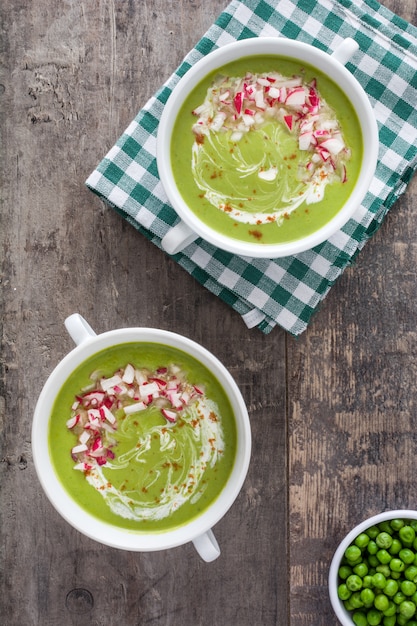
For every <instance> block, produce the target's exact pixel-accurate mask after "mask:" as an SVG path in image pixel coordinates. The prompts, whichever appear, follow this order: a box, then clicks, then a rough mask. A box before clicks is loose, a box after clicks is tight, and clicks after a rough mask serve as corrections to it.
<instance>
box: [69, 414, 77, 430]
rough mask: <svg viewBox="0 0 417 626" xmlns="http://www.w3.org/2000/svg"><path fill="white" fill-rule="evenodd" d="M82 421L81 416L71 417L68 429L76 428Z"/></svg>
mask: <svg viewBox="0 0 417 626" xmlns="http://www.w3.org/2000/svg"><path fill="white" fill-rule="evenodd" d="M79 421H80V415H79V414H78V415H74V416H73V417H70V419H69V420H68V421H67V428H68V429H70V430H71V429H72V428H74V426H76V425H77V424H78V422H79Z"/></svg>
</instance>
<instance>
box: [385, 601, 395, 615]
mask: <svg viewBox="0 0 417 626" xmlns="http://www.w3.org/2000/svg"><path fill="white" fill-rule="evenodd" d="M396 614H397V605H396V604H395V603H394V602H393V601H392V600H390V601H389V603H388V608H387V609H386V610H385V611H384V615H385V616H386V617H392V616H393V615H396Z"/></svg>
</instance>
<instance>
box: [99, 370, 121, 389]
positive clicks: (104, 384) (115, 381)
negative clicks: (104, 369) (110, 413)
mask: <svg viewBox="0 0 417 626" xmlns="http://www.w3.org/2000/svg"><path fill="white" fill-rule="evenodd" d="M121 382H122V379H121V377H120V376H119V375H118V374H116V375H115V376H112V377H111V378H102V379H101V381H100V385H101V388H102V389H103V391H107V389H110V388H111V387H114V386H115V385H119V384H120V383H121Z"/></svg>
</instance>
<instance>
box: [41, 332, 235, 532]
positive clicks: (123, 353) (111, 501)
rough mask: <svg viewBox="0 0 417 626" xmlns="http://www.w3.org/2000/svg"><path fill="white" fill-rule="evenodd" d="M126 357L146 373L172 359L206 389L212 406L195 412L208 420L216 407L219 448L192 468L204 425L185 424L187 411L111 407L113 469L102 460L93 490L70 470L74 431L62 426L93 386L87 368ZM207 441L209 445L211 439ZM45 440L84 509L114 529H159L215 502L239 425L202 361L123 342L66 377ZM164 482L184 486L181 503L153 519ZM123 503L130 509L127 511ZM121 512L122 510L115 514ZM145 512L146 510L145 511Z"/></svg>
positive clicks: (105, 369)
mask: <svg viewBox="0 0 417 626" xmlns="http://www.w3.org/2000/svg"><path fill="white" fill-rule="evenodd" d="M127 363H130V364H132V365H133V366H134V367H135V368H147V369H148V370H150V371H157V370H158V368H163V367H166V366H167V365H172V364H174V365H175V367H176V368H179V369H180V370H181V372H182V373H183V374H184V375H185V376H186V379H187V381H188V382H189V383H191V384H192V385H195V386H197V385H198V386H199V388H201V387H202V388H204V390H205V391H204V397H205V398H206V403H207V405H208V407H209V408H208V409H207V411H206V413H205V414H204V413H201V411H200V415H201V414H202V415H203V418H205V419H206V420H207V419H208V420H210V419H211V418H212V415H213V406H215V407H216V419H215V421H218V420H219V421H220V424H221V437H222V442H221V446H219V447H221V449H220V450H217V451H216V455H215V458H214V457H213V456H212V457H211V458H210V460H209V461H207V463H205V464H204V465H201V467H200V466H199V470H197V466H198V462H199V461H198V459H199V457H201V456H202V455H203V452H202V446H203V442H202V439H203V435H201V437H200V439H201V440H199V435H198V433H199V432H200V430H201V429H200V428H198V429H197V430H196V429H194V430H193V429H192V428H191V427H190V423H191V422H195V421H196V420H195V419H194V420H193V419H191V418H190V417H189V418H188V422H187V419H186V417H184V418H181V417H179V419H178V421H177V422H176V423H175V424H168V423H167V421H166V419H165V418H164V417H163V415H162V414H161V411H160V410H159V409H158V408H157V407H150V408H147V409H146V410H144V411H141V412H138V413H133V414H130V415H124V414H123V411H121V412H119V413H118V414H117V412H116V416H117V429H116V430H115V432H114V435H112V437H114V439H115V441H116V445H115V446H114V448H113V450H114V455H115V461H114V462H112V463H110V464H109V465H110V466H111V467H107V465H104V466H103V467H101V468H99V471H100V476H101V485H100V486H99V487H97V486H96V487H97V488H95V487H94V485H92V484H91V483H90V482H89V481H88V480H87V474H88V473H87V474H85V473H84V472H82V471H77V470H76V469H74V458H73V456H72V455H71V450H72V449H73V447H74V445H75V444H76V443H77V442H76V438H75V437H74V433H73V432H72V431H71V430H70V429H69V428H67V426H66V424H67V421H68V419H69V418H70V416H71V407H72V405H73V403H74V398H75V397H77V396H78V397H79V395H80V394H81V393H82V391H83V390H85V389H88V387H89V386H91V375H92V373H96V374H97V372H99V375H100V376H103V377H105V378H106V377H111V376H112V375H113V374H114V372H116V371H117V370H119V369H120V368H123V367H125V366H126V364H127ZM185 413H187V411H185ZM191 417H192V416H191ZM201 432H203V431H202V430H201ZM214 438H215V436H213V437H212V439H214ZM208 439H209V441H210V443H211V438H210V437H208ZM48 445H49V452H50V456H51V460H52V464H53V467H54V469H55V472H56V474H57V476H58V478H59V480H60V482H61V483H62V485H63V486H64V488H65V489H66V491H67V492H68V493H69V495H70V496H71V497H72V498H73V499H74V500H75V501H76V502H77V503H78V504H79V505H80V506H81V507H82V508H83V509H85V510H86V511H87V512H88V513H90V514H91V515H93V516H95V517H96V518H98V519H100V520H102V521H104V522H107V523H109V524H112V525H114V526H117V527H121V528H127V529H131V530H135V531H138V532H158V531H166V530H172V529H173V528H176V527H178V526H181V525H183V524H186V523H187V522H189V521H190V520H192V519H194V518H196V517H197V516H199V515H200V514H201V513H203V512H204V511H205V510H206V509H207V507H209V506H210V504H211V503H213V502H214V501H215V500H216V498H217V497H218V496H219V494H220V493H221V491H222V490H223V488H224V486H225V484H226V483H227V480H228V478H229V476H230V474H231V472H232V469H233V465H234V461H235V456H236V448H237V429H236V422H235V417H234V413H233V409H232V407H231V404H230V402H229V399H228V397H227V395H226V392H225V391H224V389H223V387H222V385H221V383H220V382H219V381H218V380H217V378H216V377H215V376H214V375H213V374H212V373H211V372H210V371H209V370H208V368H207V367H206V366H204V365H203V364H202V363H200V362H199V361H198V360H196V359H195V358H193V357H191V356H190V355H188V354H186V353H185V352H182V351H181V350H178V349H176V348H172V347H170V346H165V345H161V344H156V343H146V342H143V343H142V342H141V343H126V344H120V345H118V346H115V347H112V348H108V349H106V350H103V351H101V352H98V353H97V354H95V355H94V356H92V357H90V358H88V359H87V360H86V361H85V362H83V363H82V364H81V365H80V366H78V367H77V368H76V370H75V371H74V372H73V373H72V374H71V375H70V376H69V377H68V379H67V380H66V382H65V384H64V385H63V386H62V388H61V389H60V391H59V393H58V395H57V397H56V400H55V403H54V406H53V409H52V413H51V416H50V421H49V432H48ZM136 451H138V453H137V454H136ZM139 452H140V453H139ZM115 464H116V465H115ZM194 474H195V476H196V477H195V479H194ZM190 476H191V477H192V479H193V480H191V479H190ZM189 485H193V487H192V492H191V496H190V497H188V492H187V489H186V487H187V486H188V490H190V489H191V487H190V486H189ZM167 486H169V487H170V489H171V492H170V493H173V494H174V495H175V490H176V492H177V494H178V493H180V492H182V491H184V492H185V495H184V497H182V499H181V501H180V502H179V503H178V506H177V505H176V504H175V505H173V507H171V509H170V512H169V514H168V515H165V516H163V517H161V516H160V515H159V514H158V515H156V517H155V516H154V515H153V513H152V512H153V511H158V510H159V509H160V505H159V504H158V503H159V502H160V499H161V497H162V496H161V493H162V492H166V491H167ZM165 495H166V493H165ZM119 500H120V502H119ZM158 506H159V509H158ZM123 507H124V509H125V510H129V511H130V510H131V511H133V512H134V513H135V515H133V517H132V516H131V517H129V516H127V517H126V516H125V515H124V513H123ZM129 507H130V508H129ZM120 511H122V514H119V512H120ZM142 512H145V513H146V514H147V515H146V516H143V515H142ZM148 514H149V515H148Z"/></svg>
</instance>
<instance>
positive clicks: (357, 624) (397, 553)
mask: <svg viewBox="0 0 417 626" xmlns="http://www.w3.org/2000/svg"><path fill="white" fill-rule="evenodd" d="M329 593H330V601H331V604H332V607H333V609H334V611H335V613H336V615H337V617H338V619H339V621H340V623H341V624H342V625H343V626H379V625H381V626H397V625H398V626H417V511H409V510H396V511H385V512H384V513H380V514H378V515H375V516H373V517H370V518H369V519H367V520H365V521H363V522H362V523H360V524H358V526H356V527H355V528H354V529H353V530H351V531H350V532H349V534H348V535H346V537H345V538H344V539H343V541H342V542H341V543H340V545H339V547H338V548H337V550H336V552H335V554H334V557H333V560H332V562H331V565H330V571H329Z"/></svg>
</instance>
